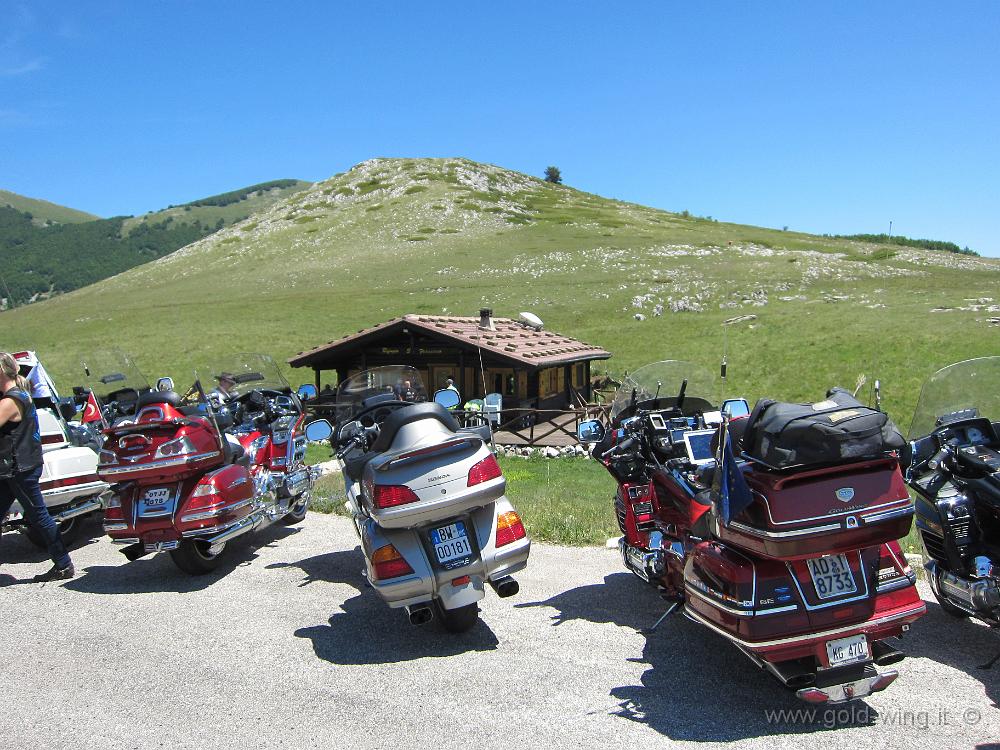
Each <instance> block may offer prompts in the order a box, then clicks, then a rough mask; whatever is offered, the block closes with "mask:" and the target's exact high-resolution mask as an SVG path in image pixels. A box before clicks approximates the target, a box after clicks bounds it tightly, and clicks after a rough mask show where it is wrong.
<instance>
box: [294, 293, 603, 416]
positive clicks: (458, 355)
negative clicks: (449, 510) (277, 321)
mask: <svg viewBox="0 0 1000 750" xmlns="http://www.w3.org/2000/svg"><path fill="white" fill-rule="evenodd" d="M610 356H611V354H610V353H609V352H606V351H605V350H604V349H600V348H598V347H596V346H591V345H590V344H585V343H583V342H582V341H577V340H576V339H573V338H570V337H568V336H563V335H561V334H558V333H554V332H552V331H547V330H544V329H543V328H541V327H540V326H537V325H531V324H529V323H527V322H523V321H520V320H512V319H510V318H495V317H493V311H492V310H490V309H483V310H480V314H479V317H478V318H476V317H458V316H453V315H404V316H402V317H400V318H393V319H392V320H389V321H386V322H385V323H382V324H380V325H377V326H373V327H372V328H364V329H362V330H360V331H358V332H356V333H352V334H349V335H347V336H344V337H343V338H340V339H336V340H334V341H330V342H329V343H327V344H323V345H322V346H317V347H316V348H314V349H310V350H309V351H305V352H299V354H298V355H296V356H294V357H292V358H290V359H289V360H288V363H289V364H290V365H291V366H292V367H310V368H312V369H313V371H314V372H315V382H316V388H317V389H322V388H323V387H324V386H325V385H328V384H332V381H333V377H332V376H333V375H334V374H336V382H342V381H343V380H345V379H346V378H348V377H350V376H351V375H354V374H355V373H358V372H361V371H362V370H368V369H371V368H373V367H378V366H380V365H409V366H411V367H414V368H416V369H417V370H419V371H420V375H421V377H422V378H423V381H424V384H425V385H426V387H427V390H428V391H429V392H430V393H433V392H434V391H436V390H438V389H440V388H444V387H445V384H446V381H447V379H448V378H451V379H452V380H454V382H455V386H456V387H457V388H458V390H459V393H460V394H461V397H462V400H463V401H468V400H469V399H474V398H482V397H483V396H484V395H485V394H487V393H500V394H502V396H503V403H504V409H505V410H506V409H512V408H531V409H565V408H567V407H568V406H570V405H573V406H576V405H579V404H580V403H581V402H584V403H585V402H587V401H589V400H590V397H591V393H590V380H591V377H590V366H591V362H593V361H595V360H604V359H608V358H609V357H610Z"/></svg>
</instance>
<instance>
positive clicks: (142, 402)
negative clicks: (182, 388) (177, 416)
mask: <svg viewBox="0 0 1000 750" xmlns="http://www.w3.org/2000/svg"><path fill="white" fill-rule="evenodd" d="M150 404H168V405H169V406H173V407H174V408H175V409H176V408H177V407H178V406H180V405H181V396H180V394H179V393H177V392H176V391H146V392H145V393H143V394H141V395H140V396H139V399H138V400H137V401H136V408H137V409H141V408H142V407H144V406H149V405H150Z"/></svg>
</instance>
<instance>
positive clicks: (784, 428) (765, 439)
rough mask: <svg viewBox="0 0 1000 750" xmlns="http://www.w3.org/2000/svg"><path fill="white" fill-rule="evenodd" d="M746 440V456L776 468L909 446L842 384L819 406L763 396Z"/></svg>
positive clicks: (875, 454) (873, 454)
mask: <svg viewBox="0 0 1000 750" xmlns="http://www.w3.org/2000/svg"><path fill="white" fill-rule="evenodd" d="M742 442H743V453H744V455H745V456H746V457H747V458H750V459H752V460H753V461H757V462H759V463H762V464H764V465H765V466H768V467H770V468H772V469H778V470H785V469H801V468H805V467H812V466H822V465H829V464H836V463H843V462H845V461H861V460H865V459H870V458H878V457H882V456H885V455H886V453H888V452H889V451H893V450H899V449H900V448H902V447H903V446H904V445H905V444H906V441H904V440H903V436H902V435H901V434H900V432H899V430H898V429H897V428H896V425H894V424H893V423H892V421H891V420H890V419H889V417H888V416H887V415H886V414H884V413H883V412H880V411H876V410H875V409H870V408H868V407H867V406H865V405H864V404H862V403H861V402H860V401H858V400H857V399H856V398H854V396H852V395H851V394H850V393H848V392H847V391H845V390H843V389H841V388H834V389H833V390H832V391H830V394H829V396H828V397H827V399H826V400H824V401H820V402H818V403H815V404H790V403H783V402H780V401H771V400H770V399H761V400H760V401H758V402H757V404H756V405H755V406H754V409H753V413H752V414H751V415H750V417H749V419H748V420H747V426H746V430H745V432H744V434H743V439H742Z"/></svg>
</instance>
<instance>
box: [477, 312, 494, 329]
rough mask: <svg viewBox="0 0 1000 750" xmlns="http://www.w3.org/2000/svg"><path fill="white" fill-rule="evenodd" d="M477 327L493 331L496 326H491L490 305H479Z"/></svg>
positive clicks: (491, 313) (491, 314)
mask: <svg viewBox="0 0 1000 750" xmlns="http://www.w3.org/2000/svg"><path fill="white" fill-rule="evenodd" d="M479 328H480V330H483V331H495V330H496V328H494V326H493V308H491V307H481V308H479Z"/></svg>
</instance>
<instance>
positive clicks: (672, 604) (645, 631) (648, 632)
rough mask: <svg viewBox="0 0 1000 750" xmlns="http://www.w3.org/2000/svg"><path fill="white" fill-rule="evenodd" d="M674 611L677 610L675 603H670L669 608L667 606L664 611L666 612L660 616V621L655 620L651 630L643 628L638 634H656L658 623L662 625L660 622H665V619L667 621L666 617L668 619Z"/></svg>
mask: <svg viewBox="0 0 1000 750" xmlns="http://www.w3.org/2000/svg"><path fill="white" fill-rule="evenodd" d="M675 609H677V602H671V603H670V606H669V607H667V611H666V612H664V613H663V614H662V615H660V619H659V620H657V621H656V622H655V623H654V624H653V627H651V628H644V629H642V630H640V631H639V632H640V633H642V634H643V635H652V634H653V633H655V632H656V629H657V628H658V627H660V623H662V622H663V621H664V620H666V619H667V617H668V616H669V615H670V614H672V613H673V611H674V610H675Z"/></svg>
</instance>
